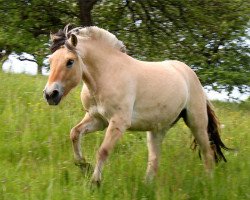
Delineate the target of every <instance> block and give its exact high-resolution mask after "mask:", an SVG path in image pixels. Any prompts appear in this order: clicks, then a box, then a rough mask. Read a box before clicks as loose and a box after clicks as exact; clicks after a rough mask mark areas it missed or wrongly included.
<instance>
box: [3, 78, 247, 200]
mask: <svg viewBox="0 0 250 200" xmlns="http://www.w3.org/2000/svg"><path fill="white" fill-rule="evenodd" d="M46 81H47V77H43V76H27V75H14V74H4V73H0V82H1V83H0V199H2V200H26V199H31V200H38V199H39V200H78V199H85V200H91V199H93V200H96V199H106V200H110V199H119V200H123V199H124V200H126V199H129V200H133V199H140V200H147V199H148V200H154V199H157V200H187V199H190V200H199V199H200V200H245V199H250V189H249V188H250V134H249V130H250V102H249V101H248V102H244V103H241V104H236V103H222V102H213V104H214V106H215V110H216V113H217V115H218V117H219V118H220V121H221V123H222V124H223V126H224V128H223V130H222V134H221V135H222V139H223V141H224V143H225V144H226V145H227V146H229V147H233V148H236V149H237V151H232V152H225V156H226V158H227V160H228V162H227V163H223V162H222V163H220V164H219V165H217V166H216V168H215V171H214V176H213V178H210V177H208V176H206V174H205V173H204V169H203V165H202V161H201V160H200V159H199V157H198V153H197V152H193V151H192V150H191V149H190V145H191V143H192V136H191V134H190V132H189V130H188V128H187V127H186V126H185V125H184V123H183V122H182V121H180V122H179V123H178V124H177V125H175V126H174V127H173V128H172V129H171V130H170V131H169V132H168V134H167V136H166V138H165V139H164V143H163V146H162V156H161V162H160V166H159V167H160V168H159V173H158V176H157V177H156V179H155V181H153V182H152V183H151V184H147V183H145V182H144V175H145V171H146V164H147V147H146V134H145V133H144V132H126V133H125V135H124V137H123V138H122V139H121V140H120V142H119V143H118V145H117V146H116V147H115V149H114V151H113V153H112V154H111V156H110V157H109V159H108V161H107V163H106V165H105V168H104V172H103V181H102V185H101V187H100V188H98V189H97V188H93V187H91V185H90V175H88V174H83V173H82V172H81V171H80V170H79V169H78V168H77V167H76V166H75V165H74V162H73V154H72V147H71V142H70V140H69V132H70V129H71V128H72V127H73V126H74V125H75V124H76V123H78V122H79V121H80V120H81V118H82V117H83V115H84V111H83V109H82V106H81V102H80V99H79V96H80V89H81V86H79V87H77V88H76V89H74V90H73V91H72V92H71V94H70V95H69V96H68V97H67V98H65V99H64V101H62V102H61V104H60V105H59V106H57V107H53V106H52V107H51V106H48V105H47V104H46V102H45V101H44V99H43V95H42V90H43V88H44V85H45V83H46ZM103 135H104V134H103V132H95V133H92V134H89V135H87V136H86V137H85V138H84V139H83V141H82V147H83V150H84V154H85V155H86V158H87V160H88V161H89V162H90V163H91V164H94V163H95V153H96V151H97V149H98V147H99V145H100V143H101V142H102V139H103Z"/></svg>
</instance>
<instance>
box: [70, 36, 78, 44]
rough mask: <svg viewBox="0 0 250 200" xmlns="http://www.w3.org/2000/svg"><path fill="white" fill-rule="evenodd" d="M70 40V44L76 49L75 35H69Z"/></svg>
mask: <svg viewBox="0 0 250 200" xmlns="http://www.w3.org/2000/svg"><path fill="white" fill-rule="evenodd" d="M70 40H71V44H72V45H73V46H74V47H76V45H77V37H76V35H75V34H71V37H70Z"/></svg>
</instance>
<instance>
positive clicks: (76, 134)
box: [70, 127, 80, 142]
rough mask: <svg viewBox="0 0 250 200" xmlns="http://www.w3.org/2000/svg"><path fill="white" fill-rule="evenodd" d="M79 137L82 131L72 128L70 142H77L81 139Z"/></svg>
mask: <svg viewBox="0 0 250 200" xmlns="http://www.w3.org/2000/svg"><path fill="white" fill-rule="evenodd" d="M79 135H80V131H79V130H77V128H75V127H74V128H72V129H71V131H70V140H71V141H72V142H75V141H77V140H78V138H79Z"/></svg>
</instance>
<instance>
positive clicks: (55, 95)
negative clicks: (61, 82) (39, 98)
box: [50, 90, 59, 99]
mask: <svg viewBox="0 0 250 200" xmlns="http://www.w3.org/2000/svg"><path fill="white" fill-rule="evenodd" d="M58 95H59V91H58V90H53V92H52V93H51V95H50V97H51V98H52V99H54V98H56V97H58Z"/></svg>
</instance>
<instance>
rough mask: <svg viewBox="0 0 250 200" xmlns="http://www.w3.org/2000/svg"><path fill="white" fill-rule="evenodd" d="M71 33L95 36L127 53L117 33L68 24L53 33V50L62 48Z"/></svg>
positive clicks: (93, 27) (95, 27) (85, 36)
mask: <svg viewBox="0 0 250 200" xmlns="http://www.w3.org/2000/svg"><path fill="white" fill-rule="evenodd" d="M71 34H75V35H78V36H80V37H83V38H86V39H88V38H94V39H96V40H100V41H104V42H106V43H107V44H109V45H111V46H112V47H114V48H116V49H118V50H119V51H121V52H123V53H126V47H125V45H124V44H123V42H122V41H120V40H118V39H117V37H116V36H115V35H113V34H112V33H110V32H108V31H106V30H104V29H102V28H99V27H97V26H89V27H84V28H83V27H76V28H73V29H72V28H71V27H70V26H69V25H66V26H65V27H64V29H63V30H59V31H58V32H57V33H55V34H52V35H51V40H52V44H51V46H50V50H51V52H52V53H54V52H55V51H56V50H58V49H59V48H61V46H63V45H65V44H66V41H67V40H68V39H69V38H70V35H71ZM66 45H67V44H66ZM67 46H68V45H67Z"/></svg>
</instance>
